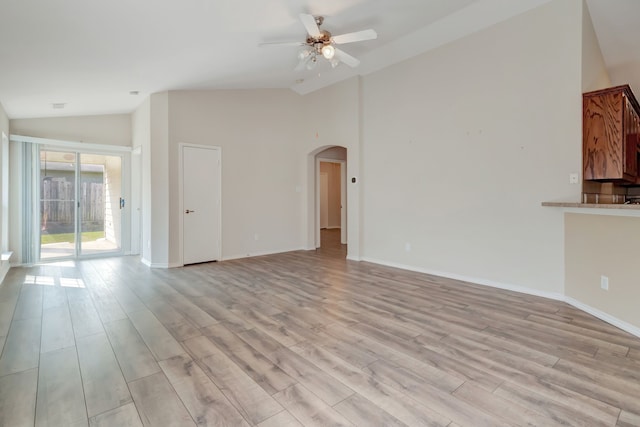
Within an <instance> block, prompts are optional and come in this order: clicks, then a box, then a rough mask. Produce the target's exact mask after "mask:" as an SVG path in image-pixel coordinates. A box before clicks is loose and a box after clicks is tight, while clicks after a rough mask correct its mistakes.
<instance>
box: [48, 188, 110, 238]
mask: <svg viewBox="0 0 640 427" xmlns="http://www.w3.org/2000/svg"><path fill="white" fill-rule="evenodd" d="M41 192H42V193H41V198H42V199H41V200H42V205H41V209H42V211H41V213H42V222H43V227H46V224H47V223H48V222H56V223H60V224H73V221H74V218H73V215H74V203H75V194H74V186H73V183H72V182H69V181H67V180H66V179H65V178H51V179H44V180H43V181H42V188H41ZM104 204H105V200H104V185H103V184H102V183H95V182H83V183H81V184H80V211H79V214H80V216H81V221H82V222H86V221H91V222H94V221H95V222H101V221H104Z"/></svg>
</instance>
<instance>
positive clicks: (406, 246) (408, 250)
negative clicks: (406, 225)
mask: <svg viewBox="0 0 640 427" xmlns="http://www.w3.org/2000/svg"><path fill="white" fill-rule="evenodd" d="M404 250H405V252H411V243H409V242H407V243H405V244H404Z"/></svg>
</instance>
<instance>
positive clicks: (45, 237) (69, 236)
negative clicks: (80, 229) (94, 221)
mask: <svg viewBox="0 0 640 427" xmlns="http://www.w3.org/2000/svg"><path fill="white" fill-rule="evenodd" d="M101 238H104V231H85V232H84V233H82V241H83V242H92V241H94V240H98V239H101ZM74 239H75V236H74V234H73V233H60V234H42V235H41V236H40V244H42V245H46V244H48V243H62V242H73V241H74Z"/></svg>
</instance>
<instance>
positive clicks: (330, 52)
mask: <svg viewBox="0 0 640 427" xmlns="http://www.w3.org/2000/svg"><path fill="white" fill-rule="evenodd" d="M335 54H336V49H335V48H334V47H333V46H331V45H330V44H327V45H324V46H323V47H322V56H324V57H325V58H326V59H333V57H334V55H335Z"/></svg>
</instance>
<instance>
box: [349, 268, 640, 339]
mask: <svg viewBox="0 0 640 427" xmlns="http://www.w3.org/2000/svg"><path fill="white" fill-rule="evenodd" d="M347 259H349V258H348V257H347ZM354 261H366V262H371V263H373V264H379V265H384V266H387V267H394V268H399V269H401V270H408V271H415V272H416V273H424V274H430V275H433V276H439V277H446V278H448V279H454V280H460V281H463V282H469V283H473V284H477V285H484V286H489V287H492V288H497V289H504V290H507V291H514V292H520V293H523V294H527V295H533V296H537V297H543V298H549V299H552V300H555V301H562V302H566V303H567V304H569V305H571V306H573V307H575V308H577V309H579V310H582V311H584V312H585V313H589V314H591V315H592V316H595V317H597V318H598V319H600V320H602V321H605V322H607V323H609V324H611V325H613V326H615V327H617V328H620V329H622V330H623V331H625V332H628V333H630V334H631V335H635V336H636V337H639V338H640V328H638V327H636V326H634V325H632V324H630V323H627V322H625V321H623V320H620V319H618V318H616V317H614V316H611V315H610V314H607V313H605V312H603V311H600V310H598V309H595V308H593V307H590V306H588V305H586V304H584V303H581V302H580V301H578V300H575V299H573V298H571V297H568V296H566V295H564V294H561V293H557V292H548V291H541V290H539V289H533V288H528V287H525V286H518V285H512V284H508V283H500V282H494V281H492V280H486V279H478V278H476V277H469V276H463V275H461V274H455V273H449V272H444V271H435V270H429V269H426V268H420V267H414V266H410V265H404V264H399V263H395V262H388V261H383V260H379V259H375V258H369V257H363V258H362V259H361V260H357V259H354Z"/></svg>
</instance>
